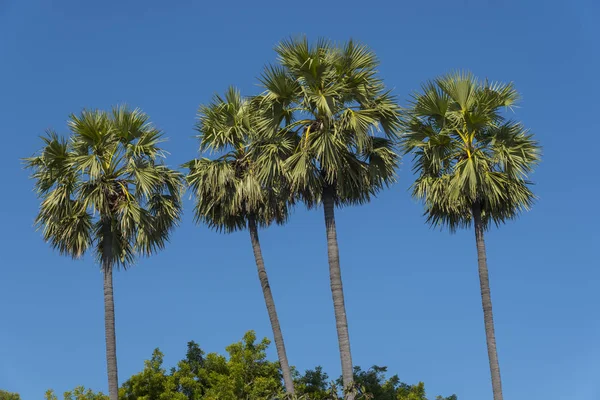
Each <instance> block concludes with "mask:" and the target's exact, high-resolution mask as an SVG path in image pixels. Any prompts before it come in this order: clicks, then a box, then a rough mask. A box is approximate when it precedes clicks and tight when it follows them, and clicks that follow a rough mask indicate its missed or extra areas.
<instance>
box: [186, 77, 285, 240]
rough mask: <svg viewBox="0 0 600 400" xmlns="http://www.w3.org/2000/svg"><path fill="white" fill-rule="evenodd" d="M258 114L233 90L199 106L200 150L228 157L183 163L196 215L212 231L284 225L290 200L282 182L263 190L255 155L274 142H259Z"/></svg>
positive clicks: (203, 158) (265, 149) (264, 150)
mask: <svg viewBox="0 0 600 400" xmlns="http://www.w3.org/2000/svg"><path fill="white" fill-rule="evenodd" d="M257 112H258V111H257V109H256V107H254V106H253V105H252V103H251V102H250V101H249V100H248V99H246V98H243V97H242V96H241V95H240V93H239V91H237V90H236V89H234V88H230V89H229V90H228V91H227V93H226V94H225V97H220V96H215V98H214V99H213V102H212V103H211V104H209V105H203V106H201V107H200V110H199V113H200V118H199V123H198V125H197V130H198V132H199V136H198V138H199V140H200V149H201V150H202V151H206V150H209V151H216V152H219V153H224V154H222V155H221V156H220V157H217V158H214V159H211V158H208V157H202V158H200V159H195V160H192V161H189V162H187V163H185V164H184V167H186V168H188V169H189V173H188V175H187V177H186V179H187V182H188V184H189V186H190V188H191V189H192V191H193V193H194V195H195V206H194V215H195V218H196V221H197V222H202V223H204V224H206V225H207V226H209V227H210V228H212V229H215V230H218V231H224V232H233V231H236V230H241V229H244V228H246V226H247V223H248V220H249V219H250V218H252V219H253V220H254V222H256V223H257V224H258V225H259V226H263V227H266V226H268V225H270V224H271V223H272V222H277V223H280V224H281V223H284V222H285V221H286V220H287V218H288V213H289V211H288V206H289V204H290V199H289V196H288V194H287V191H286V187H285V185H283V183H284V182H283V181H279V183H277V184H270V185H268V186H265V185H264V184H262V183H261V181H260V180H259V176H258V171H259V169H260V168H259V167H258V164H257V155H258V154H261V155H262V154H263V153H264V152H266V151H268V147H269V146H273V141H268V140H263V139H260V138H259V137H258V135H257V133H256V129H255V128H254V124H253V121H254V120H255V119H256V114H257Z"/></svg>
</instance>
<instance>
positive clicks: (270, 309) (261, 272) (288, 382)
mask: <svg viewBox="0 0 600 400" xmlns="http://www.w3.org/2000/svg"><path fill="white" fill-rule="evenodd" d="M248 230H249V231H250V241H251V242H252V250H253V251H254V259H255V261H256V268H257V270H258V279H259V280H260V286H261V287H262V291H263V296H264V297H265V304H266V305H267V313H268V314H269V320H270V321H271V329H273V338H274V339H275V348H277V357H278V358H279V364H280V365H281V372H282V374H283V382H284V384H285V390H286V392H287V393H288V394H290V395H293V394H294V381H293V379H292V371H291V370H290V365H289V363H288V359H287V353H286V351H285V344H284V342H283V334H282V333H281V327H280V326H279V318H278V317H277V310H276V309H275V301H274V300H273V294H272V293H271V286H270V285H269V278H268V277H267V270H266V269H265V263H264V261H263V256H262V251H261V249H260V241H259V240H258V229H257V228H256V221H255V220H254V218H253V217H250V218H249V219H248Z"/></svg>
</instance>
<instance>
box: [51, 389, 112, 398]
mask: <svg viewBox="0 0 600 400" xmlns="http://www.w3.org/2000/svg"><path fill="white" fill-rule="evenodd" d="M44 398H45V399H46V400H58V397H57V396H56V395H55V394H54V391H52V390H48V391H47V392H46V396H45V397H44ZM63 399H64V400H110V399H109V397H108V396H106V395H105V394H103V393H102V392H99V393H94V392H93V391H92V390H91V389H87V390H86V389H85V388H84V387H83V386H78V387H76V388H75V389H73V390H71V391H68V392H65V393H64V394H63Z"/></svg>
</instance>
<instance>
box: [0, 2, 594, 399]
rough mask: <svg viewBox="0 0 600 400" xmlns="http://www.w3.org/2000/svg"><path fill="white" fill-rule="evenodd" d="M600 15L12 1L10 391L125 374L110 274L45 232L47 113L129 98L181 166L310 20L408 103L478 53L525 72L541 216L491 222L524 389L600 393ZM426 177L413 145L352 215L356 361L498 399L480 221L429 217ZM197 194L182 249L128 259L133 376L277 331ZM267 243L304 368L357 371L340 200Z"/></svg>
mask: <svg viewBox="0 0 600 400" xmlns="http://www.w3.org/2000/svg"><path fill="white" fill-rule="evenodd" d="M599 11H600V8H599V6H598V4H597V3H596V4H594V1H593V0H589V1H571V2H563V1H556V0H551V1H545V2H542V1H516V0H515V1H513V0H495V1H474V0H457V1H453V2H449V1H422V2H417V1H414V2H392V1H389V2H379V1H369V2H357V1H346V2H337V1H331V2H327V1H320V2H293V3H292V2H283V1H277V2H268V3H267V2H260V1H253V2H243V3H242V2H238V3H237V4H236V2H225V1H210V2H201V1H195V2H194V1H190V0H182V1H170V2H166V1H165V2H162V1H141V0H139V1H115V0H111V1H98V2H83V1H77V0H70V1H66V0H62V1H58V0H57V1H24V0H20V1H17V0H0V121H1V125H0V126H1V127H0V129H1V131H2V144H3V146H2V149H3V154H4V156H3V157H1V158H0V163H1V164H0V166H1V170H2V174H3V177H4V178H3V181H4V183H3V185H2V191H1V193H2V194H1V196H0V221H2V227H3V228H2V229H1V230H0V268H1V269H0V271H1V274H2V276H1V278H0V388H3V389H6V390H10V391H17V392H20V393H21V395H22V397H23V399H24V400H36V399H40V398H42V396H43V393H44V391H45V390H46V389H47V388H54V389H55V390H56V391H57V392H62V391H64V390H67V389H69V388H72V387H74V386H76V385H85V386H88V387H91V388H93V389H96V390H103V391H105V392H106V388H107V384H106V376H105V360H104V328H103V303H102V279H101V274H100V272H99V269H98V268H97V267H96V266H95V265H94V263H93V260H92V259H91V257H87V258H85V259H84V260H82V261H71V260H70V259H67V258H64V257H61V256H59V255H58V254H57V253H56V252H54V251H52V250H51V249H50V248H49V246H47V245H46V244H45V243H44V242H43V241H42V239H41V236H40V233H39V232H36V231H35V230H34V229H33V226H32V225H33V219H34V216H35V214H36V210H37V207H38V201H37V200H36V198H35V195H34V193H33V192H32V182H31V181H29V180H28V176H27V175H28V173H27V172H26V171H24V170H22V165H21V163H20V160H19V158H20V157H26V156H29V155H31V154H32V153H33V152H34V151H36V150H37V149H38V147H39V146H40V140H39V139H38V136H39V135H40V134H42V133H43V132H44V130H45V129H47V128H54V129H56V130H58V131H59V132H65V131H66V129H65V128H66V124H65V123H66V119H67V116H68V115H69V113H72V112H75V113H77V112H79V111H80V110H81V109H82V108H84V107H88V108H108V107H109V106H111V105H114V104H117V103H122V102H126V103H128V104H130V105H132V106H137V107H141V108H142V109H143V110H144V111H146V112H147V113H148V114H149V115H150V116H151V119H152V120H153V121H154V122H155V124H156V125H157V126H158V127H160V128H161V129H163V130H164V131H165V132H166V135H167V136H168V137H169V138H170V141H169V142H168V143H166V145H165V147H166V149H167V150H168V151H170V152H171V154H172V156H171V157H170V158H169V163H170V164H171V165H174V166H177V165H180V164H181V163H182V162H184V161H187V160H189V159H191V158H193V157H195V156H196V142H195V141H194V139H193V138H192V136H193V135H194V132H193V130H192V127H193V125H194V122H195V115H196V110H197V107H198V105H199V104H201V103H203V102H206V101H208V100H209V99H210V97H211V96H212V95H213V93H216V92H223V91H224V90H225V89H226V88H227V86H228V85H230V84H233V85H236V86H238V87H239V88H241V90H242V91H243V93H245V94H253V93H256V92H257V91H258V88H257V86H256V77H257V76H258V74H259V73H260V71H261V68H262V66H263V65H264V64H265V63H267V62H271V61H273V60H274V52H273V50H272V48H273V46H274V45H275V44H276V42H277V41H278V40H280V39H282V38H285V37H288V36H289V35H295V34H302V33H304V34H307V35H308V36H309V38H310V39H311V40H312V39H316V38H317V37H319V36H324V37H328V38H331V39H334V40H346V39H348V38H350V37H353V38H355V39H358V40H361V41H363V42H365V43H367V44H368V45H370V46H371V47H372V48H373V49H374V50H375V51H376V53H377V54H378V56H379V57H380V59H381V68H380V71H381V74H382V76H383V78H384V79H385V81H386V83H387V84H388V85H389V86H390V87H392V88H394V90H395V93H396V94H397V95H398V96H399V98H400V101H401V103H402V104H406V99H407V98H408V94H409V93H410V92H411V91H412V90H414V89H417V88H418V87H419V85H420V83H421V82H423V81H424V80H426V79H428V78H432V77H435V76H436V75H438V74H442V73H445V72H448V71H450V70H452V69H457V68H461V69H462V68H466V69H470V70H472V71H473V72H474V73H475V74H477V75H479V76H480V77H489V78H490V79H493V80H501V81H510V80H512V81H514V82H515V84H516V87H517V88H518V90H519V91H520V92H521V93H522V97H523V100H522V102H521V108H519V109H517V111H516V115H515V118H517V119H520V120H522V121H523V122H524V123H525V125H526V126H528V127H529V128H531V130H532V131H533V132H534V133H535V134H536V136H537V138H538V139H539V140H540V141H541V143H542V145H543V147H544V160H543V163H542V164H541V165H540V167H539V168H538V170H537V172H536V173H535V174H534V175H533V176H532V178H533V179H534V180H535V181H536V183H537V185H536V187H535V191H536V193H537V194H538V195H539V198H540V199H539V202H538V203H537V205H536V206H535V208H534V210H533V211H531V212H529V213H527V214H526V215H523V217H522V218H520V219H519V220H518V221H516V222H511V223H509V224H508V225H506V226H504V227H502V228H501V229H499V230H493V231H492V232H491V233H490V234H489V235H488V260H489V266H490V275H491V284H492V292H493V301H494V311H495V317H496V333H497V340H498V349H499V357H500V362H501V368H502V378H503V381H504V391H505V397H506V398H507V399H512V400H519V399H524V400H525V399H527V400H530V399H549V400H550V399H552V400H553V399H577V400H580V399H581V400H588V399H589V400H593V399H599V398H600V384H599V383H598V382H599V380H598V376H600V341H599V338H600V317H599V313H598V305H599V304H600V291H599V290H598V285H599V284H600V268H598V267H599V266H600V263H599V262H598V255H597V249H598V247H597V246H598V243H599V239H600V236H599V234H598V222H599V218H598V213H597V209H598V201H599V200H598V196H600V189H599V182H600V180H599V179H598V174H597V170H598V169H597V163H596V160H595V159H594V155H596V154H598V147H597V146H598V141H597V138H598V126H597V123H596V118H597V117H598V115H599V114H598V113H599V109H600V101H599V97H598V93H600V85H599V80H598V71H599V67H600V62H599V61H600V54H599V45H598V39H599V38H600V29H599V28H598V25H597V20H598V17H600V12H599ZM411 179H412V178H411V173H410V160H408V159H407V160H405V162H404V165H403V166H402V168H401V170H400V181H399V183H398V184H397V185H395V186H394V187H393V188H392V189H390V190H388V191H386V192H385V193H382V194H381V196H380V197H379V198H378V199H377V200H375V201H373V202H372V204H369V205H367V206H362V207H355V208H347V209H342V210H340V211H339V212H338V229H339V240H340V251H341V262H342V272H343V278H344V285H345V293H346V304H347V310H348V319H349V324H350V337H351V341H352V350H353V356H354V361H355V364H357V365H361V366H363V367H369V366H370V365H373V364H378V365H387V366H388V367H389V369H390V371H393V372H394V373H398V374H399V376H400V378H401V379H402V380H404V381H406V382H410V383H414V382H417V381H419V380H423V381H424V382H425V383H426V387H427V389H428V392H429V394H430V395H431V396H432V397H434V396H435V395H437V394H451V393H456V394H458V395H459V398H460V399H461V400H482V399H490V398H491V385H490V380H489V371H488V364H487V354H486V348H485V339H484V331H483V321H482V312H481V305H480V298H479V285H478V279H477V270H476V268H477V267H476V253H475V244H474V237H473V236H474V235H473V233H472V231H465V232H460V233H458V234H456V235H450V234H448V233H446V232H439V231H436V230H432V229H430V228H429V227H427V226H426V225H425V224H424V219H423V218H422V216H421V206H420V205H419V204H417V203H416V202H415V201H413V200H412V199H411V198H410V196H409V193H408V191H407V188H408V186H409V184H410V182H411ZM185 206H186V214H185V218H184V220H183V223H182V225H181V227H180V229H178V230H177V232H176V233H175V234H174V236H173V240H172V243H171V244H170V245H169V246H168V248H167V249H166V250H165V251H163V252H162V253H160V254H159V255H157V256H155V257H153V258H151V259H142V260H140V261H139V263H138V264H137V265H135V266H134V267H133V268H131V269H130V270H129V271H126V272H122V271H121V272H117V273H116V276H115V300H116V316H117V320H116V323H117V338H118V346H117V348H118V360H119V375H120V379H121V382H123V381H124V380H125V379H126V378H127V377H129V376H130V375H131V374H133V373H135V372H137V371H139V370H140V369H141V368H142V367H143V360H144V359H147V358H149V356H150V355H151V352H152V350H153V349H154V348H155V347H157V346H159V347H160V348H161V349H162V350H163V351H164V352H165V353H166V357H165V361H166V365H167V366H170V365H173V364H174V363H175V362H176V361H177V360H179V359H180V358H181V357H183V355H184V352H185V347H186V342H187V341H189V340H195V341H197V342H198V343H200V345H201V346H202V347H203V348H204V349H205V350H207V351H222V350H223V349H224V347H225V345H227V344H229V343H231V342H233V341H236V340H239V339H240V338H241V336H242V335H243V333H244V332H245V331H246V330H249V329H255V330H256V331H257V333H258V335H259V336H269V337H270V336H271V332H270V327H269V323H268V318H267V313H266V310H265V307H264V303H263V299H262V294H261V291H260V288H259V283H258V280H257V277H256V272H255V266H254V264H253V263H254V260H253V257H252V252H251V247H250V242H249V238H248V235H247V233H246V232H242V233H238V234H233V235H229V236H225V235H219V234H217V233H213V232H211V231H209V230H208V229H206V228H204V227H197V226H194V224H193V222H192V216H191V212H190V211H191V207H190V206H191V202H190V201H189V200H186V204H185ZM261 239H262V243H263V251H264V256H265V259H266V263H267V264H266V265H267V269H268V271H269V274H270V278H271V283H272V287H273V291H274V295H275V300H276V302H277V308H278V311H279V316H280V320H281V324H282V327H283V332H284V335H285V338H286V344H287V348H288V355H289V358H290V361H291V363H292V364H294V365H296V366H297V367H298V368H299V369H301V370H304V369H306V368H310V367H314V366H315V365H318V364H321V365H323V366H324V367H325V369H326V370H327V371H328V372H330V374H331V375H334V376H337V375H338V374H339V371H340V367H339V361H338V349H337V343H336V333H335V325H334V319H333V308H332V305H331V294H330V291H329V282H328V275H327V274H328V269H327V256H326V247H325V233H324V226H323V222H322V211H321V210H316V211H311V212H307V211H305V210H304V209H302V208H298V209H297V211H296V212H295V214H294V216H293V218H292V220H291V221H290V223H289V224H288V225H287V226H286V227H284V228H273V229H269V230H267V231H264V232H262V236H261ZM594 247H596V251H594ZM270 356H271V357H272V358H275V352H274V351H272V352H271V353H270Z"/></svg>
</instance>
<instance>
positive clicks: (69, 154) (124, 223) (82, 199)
mask: <svg viewBox="0 0 600 400" xmlns="http://www.w3.org/2000/svg"><path fill="white" fill-rule="evenodd" d="M68 126H69V129H70V131H71V133H70V136H69V138H68V139H66V138H63V137H60V136H59V135H57V134H56V133H54V132H49V133H48V134H47V136H45V137H43V138H42V139H43V141H44V146H43V148H42V150H41V151H40V152H39V153H38V154H36V155H35V156H33V157H30V158H28V159H26V165H27V167H29V168H31V169H32V170H33V174H32V178H33V179H34V180H35V187H36V190H37V193H38V195H39V197H40V199H41V205H40V210H39V214H38V216H37V218H36V224H37V226H38V227H39V228H41V229H42V231H43V237H44V240H45V241H47V242H49V243H50V244H51V246H52V247H53V248H55V249H57V250H58V251H59V252H60V253H61V254H64V255H68V256H71V257H73V258H80V257H82V256H83V255H84V254H85V253H86V251H88V250H91V251H92V253H94V255H95V256H96V259H97V260H98V262H99V264H100V266H101V270H102V273H103V276H104V312H105V317H104V324H105V336H106V363H107V370H108V389H109V394H110V398H111V400H117V399H118V378H117V351H116V338H115V314H114V301H113V283H112V276H113V269H114V268H123V269H126V268H127V267H129V266H130V265H131V264H132V263H133V261H134V258H135V256H136V254H142V255H150V254H152V253H154V252H156V251H157V250H159V249H162V248H163V247H164V246H165V244H166V242H167V241H168V239H169V233H170V231H171V230H172V229H173V227H174V226H175V225H176V223H177V221H178V220H179V217H180V212H181V202H180V197H181V189H182V184H183V181H182V176H181V174H180V173H178V172H176V171H174V170H171V169H169V168H168V167H167V166H166V165H164V164H163V163H162V161H161V159H162V158H163V156H164V155H163V152H162V150H161V149H160V148H159V147H158V145H159V143H160V142H161V136H162V134H161V132H160V131H159V130H157V129H156V128H154V127H153V126H152V125H151V124H150V122H149V121H148V116H147V115H145V114H144V113H142V112H141V111H140V110H137V109H136V110H133V111H131V110H129V109H127V108H126V107H116V108H114V109H113V110H112V112H110V113H107V112H104V111H83V112H82V113H81V115H79V116H76V115H71V116H70V119H69V122H68Z"/></svg>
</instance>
